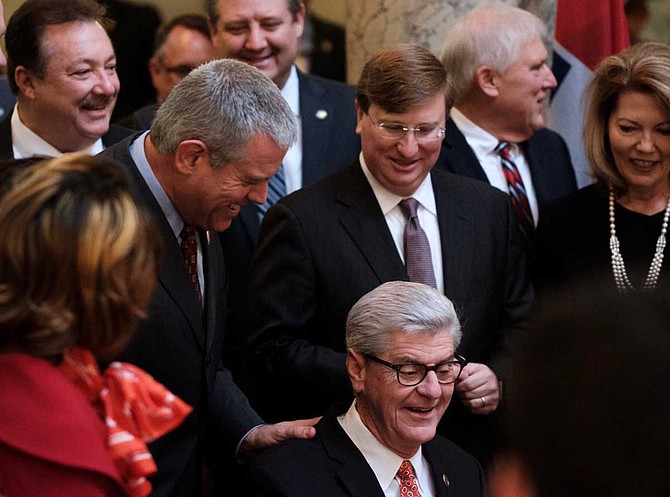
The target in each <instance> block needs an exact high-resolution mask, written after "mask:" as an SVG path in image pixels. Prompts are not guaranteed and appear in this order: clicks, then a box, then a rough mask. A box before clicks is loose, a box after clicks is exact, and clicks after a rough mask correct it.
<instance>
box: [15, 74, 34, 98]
mask: <svg viewBox="0 0 670 497" xmlns="http://www.w3.org/2000/svg"><path fill="white" fill-rule="evenodd" d="M14 81H15V82H16V86H18V87H19V91H20V92H21V94H23V95H25V96H26V97H28V98H30V99H31V100H32V99H34V98H35V75H34V74H33V73H32V71H30V70H28V69H26V67H25V66H18V67H17V68H16V70H15V71H14Z"/></svg>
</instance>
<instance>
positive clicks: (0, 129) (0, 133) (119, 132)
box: [0, 109, 133, 159]
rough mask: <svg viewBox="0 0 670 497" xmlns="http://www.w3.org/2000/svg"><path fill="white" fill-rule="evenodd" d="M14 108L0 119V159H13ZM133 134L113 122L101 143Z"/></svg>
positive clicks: (106, 145)
mask: <svg viewBox="0 0 670 497" xmlns="http://www.w3.org/2000/svg"><path fill="white" fill-rule="evenodd" d="M13 114H14V109H12V110H11V112H10V113H9V114H8V115H7V117H6V118H4V119H3V120H2V121H0V159H13V158H14V149H13V148H12V146H13V143H12V122H11V121H12V115H13ZM131 134H133V130H131V129H128V128H124V127H122V126H117V125H115V124H110V125H109V130H107V133H105V134H104V135H103V136H102V144H103V145H104V146H105V147H109V146H111V145H114V144H115V143H117V142H119V141H121V140H123V139H124V138H125V137H127V136H128V135H131Z"/></svg>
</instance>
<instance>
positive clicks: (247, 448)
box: [239, 416, 321, 461]
mask: <svg viewBox="0 0 670 497" xmlns="http://www.w3.org/2000/svg"><path fill="white" fill-rule="evenodd" d="M320 419H321V417H320V416H319V417H316V418H312V419H299V420H297V421H283V422H281V423H276V424H271V425H260V426H259V427H258V428H256V429H254V430H252V431H251V432H249V434H248V435H247V436H246V437H245V439H244V440H243V441H242V445H240V452H239V457H240V458H241V459H242V460H244V461H251V460H252V459H254V458H255V457H256V456H257V455H258V454H260V453H261V452H263V451H264V450H265V449H267V448H268V447H270V446H271V445H275V444H278V443H279V442H283V441H284V440H289V439H291V438H314V436H315V435H316V429H315V428H314V425H315V424H316V423H318V422H319V420H320Z"/></svg>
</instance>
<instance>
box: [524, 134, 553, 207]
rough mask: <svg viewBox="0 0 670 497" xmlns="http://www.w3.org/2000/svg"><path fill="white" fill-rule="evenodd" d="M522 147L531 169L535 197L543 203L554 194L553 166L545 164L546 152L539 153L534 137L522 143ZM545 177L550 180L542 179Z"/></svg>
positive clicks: (539, 203)
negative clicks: (552, 182)
mask: <svg viewBox="0 0 670 497" xmlns="http://www.w3.org/2000/svg"><path fill="white" fill-rule="evenodd" d="M521 149H522V150H523V154H524V157H525V158H526V164H528V169H529V170H530V177H531V178H533V189H534V190H535V198H536V199H537V203H538V205H543V204H544V203H545V202H546V200H547V198H551V194H552V184H551V180H552V179H553V177H552V175H551V170H552V168H551V166H550V165H549V164H545V160H544V159H543V157H544V154H542V153H538V152H539V151H538V150H537V147H534V146H533V142H532V137H531V139H530V140H527V141H525V142H523V143H522V144H521ZM543 179H546V180H548V182H547V183H545V182H544V181H542V180H543Z"/></svg>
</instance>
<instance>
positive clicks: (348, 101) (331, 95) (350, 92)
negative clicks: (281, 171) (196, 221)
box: [220, 71, 361, 381]
mask: <svg viewBox="0 0 670 497" xmlns="http://www.w3.org/2000/svg"><path fill="white" fill-rule="evenodd" d="M298 82H299V85H300V121H301V126H302V185H303V186H306V185H310V184H312V183H314V182H316V181H318V180H320V179H322V178H325V177H326V176H328V175H329V174H331V173H334V172H335V171H337V170H339V169H342V168H344V167H345V166H347V165H348V164H349V163H351V161H352V160H354V159H355V158H356V157H358V154H359V153H360V150H361V144H360V138H359V137H358V135H357V134H356V111H355V108H354V101H355V91H354V89H353V88H352V87H351V86H348V85H345V84H343V83H339V82H337V81H330V80H328V79H323V78H319V77H316V76H309V75H306V74H303V73H301V72H300V71H298ZM259 229H260V221H259V218H258V209H257V208H256V205H255V204H248V205H245V206H242V208H241V209H240V214H239V215H238V217H237V218H235V219H233V221H232V223H231V226H230V228H228V229H227V230H226V231H224V232H222V233H221V234H220V237H221V245H222V246H223V252H224V257H225V261H226V269H227V270H228V274H229V276H230V292H229V299H228V315H227V318H226V319H227V327H228V335H227V337H226V347H225V354H226V356H225V357H226V364H229V365H230V366H231V368H232V369H233V371H234V372H235V373H236V377H238V376H239V377H240V381H244V380H243V378H244V373H243V371H242V370H241V369H242V363H243V361H242V358H241V354H242V351H243V343H242V340H243V339H242V336H243V335H244V334H245V332H246V329H247V317H248V316H247V313H248V281H249V272H250V269H251V259H252V256H253V253H254V250H255V247H256V243H257V241H258V233H259Z"/></svg>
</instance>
